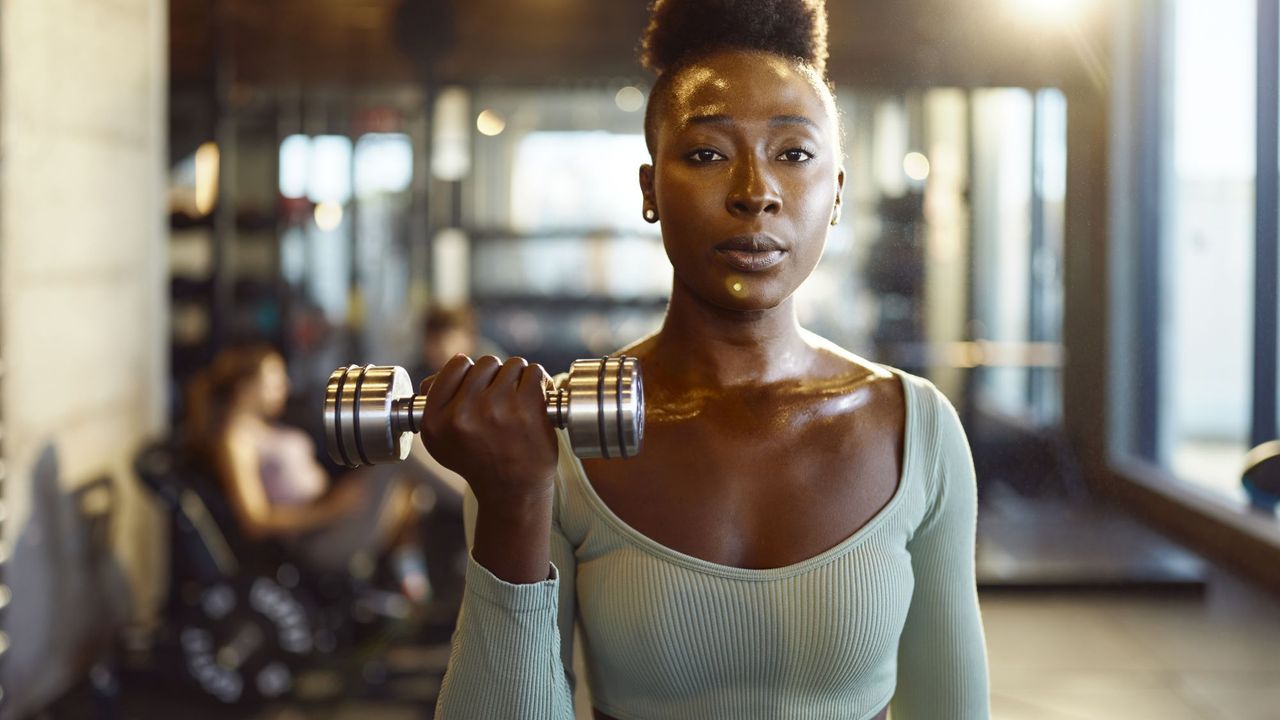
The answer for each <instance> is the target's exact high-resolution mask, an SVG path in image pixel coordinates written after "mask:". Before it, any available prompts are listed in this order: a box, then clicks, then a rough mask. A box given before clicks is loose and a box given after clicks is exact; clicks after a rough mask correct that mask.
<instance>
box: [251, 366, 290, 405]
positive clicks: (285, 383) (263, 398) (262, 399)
mask: <svg viewBox="0 0 1280 720" xmlns="http://www.w3.org/2000/svg"><path fill="white" fill-rule="evenodd" d="M256 385H257V396H258V398H257V399H258V408H259V410H260V411H261V412H262V414H263V415H264V416H266V417H278V416H279V415H280V413H282V412H284V406H285V402H286V401H287V400H288V399H289V373H288V371H287V370H286V369H285V365H284V359H283V358H281V357H280V356H279V355H268V356H267V357H266V358H264V359H263V361H262V369H261V370H260V371H259V372H258V382H257V383H256Z"/></svg>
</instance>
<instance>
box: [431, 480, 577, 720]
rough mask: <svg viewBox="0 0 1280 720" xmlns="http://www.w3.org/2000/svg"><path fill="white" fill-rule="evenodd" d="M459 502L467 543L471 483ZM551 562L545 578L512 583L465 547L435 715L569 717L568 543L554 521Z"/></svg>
mask: <svg viewBox="0 0 1280 720" xmlns="http://www.w3.org/2000/svg"><path fill="white" fill-rule="evenodd" d="M463 505H464V517H465V520H466V534H467V547H468V548H470V547H471V546H472V545H473V543H474V539H475V521H476V510H477V508H476V500H475V496H474V495H473V494H472V493H471V491H470V489H468V490H467V494H466V497H465V499H464V501H463ZM551 562H552V565H551V568H550V579H548V580H544V581H542V582H539V583H530V584H521V585H516V584H512V583H509V582H506V581H504V580H501V579H499V578H498V577H496V576H495V575H494V574H493V573H491V572H489V571H488V570H487V569H485V567H484V566H483V565H481V564H480V563H478V562H476V561H475V558H474V557H472V556H471V554H470V552H468V553H467V571H466V587H465V589H464V591H463V598H462V609H461V611H460V612H459V613H458V625H457V628H456V629H455V630H454V634H453V647H452V650H451V652H450V655H449V667H448V670H447V671H446V672H445V676H444V681H443V682H442V684H441V686H440V696H439V698H438V699H437V701H436V711H435V717H436V718H437V719H438V720H470V719H471V718H475V719H476V720H507V719H508V718H509V719H510V720H543V719H546V720H573V672H572V669H573V616H574V613H573V586H574V583H573V580H574V576H573V567H574V565H573V563H574V561H573V549H572V548H571V547H570V546H569V543H568V541H567V540H565V538H564V535H563V534H562V533H561V532H560V531H559V528H558V527H557V526H556V523H554V522H553V526H552V538H551ZM562 588H564V589H566V591H563V592H562ZM560 618H563V619H564V620H563V621H561V620H560ZM561 637H564V638H565V639H566V640H565V642H563V643H562V642H561Z"/></svg>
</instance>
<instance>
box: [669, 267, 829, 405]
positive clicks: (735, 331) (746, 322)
mask: <svg viewBox="0 0 1280 720" xmlns="http://www.w3.org/2000/svg"><path fill="white" fill-rule="evenodd" d="M652 342H653V344H652V345H651V346H650V348H649V349H648V352H646V356H647V357H646V358H645V371H646V373H648V372H649V371H650V367H651V366H653V371H654V372H655V374H661V375H662V376H663V377H664V379H665V381H666V382H678V383H680V384H681V385H684V386H686V387H687V386H700V387H721V388H730V387H750V386H761V385H767V384H770V383H775V382H779V381H785V380H788V379H792V378H796V377H799V376H802V375H804V374H805V372H806V371H807V370H808V368H809V366H810V365H811V363H812V362H813V359H814V354H813V348H812V347H811V346H810V345H809V344H808V343H807V342H806V341H805V339H804V337H803V335H802V331H801V328H800V323H799V322H798V321H797V319H796V313H795V305H794V299H793V298H787V299H786V300H785V301H783V302H782V304H780V305H778V306H777V307H774V308H770V309H768V310H759V311H751V312H743V311H737V310H728V309H725V308H721V307H717V306H714V305H711V304H709V303H707V302H705V301H703V300H701V299H699V298H697V297H696V296H694V295H693V294H692V293H690V292H689V291H688V290H687V289H685V288H683V287H682V286H681V285H680V282H679V280H677V281H676V282H675V283H674V286H673V288H672V292H671V302H670V303H669V304H668V306H667V314H666V317H665V318H664V319H663V322H662V329H661V330H660V331H659V332H658V333H657V335H656V336H654V337H653V339H652Z"/></svg>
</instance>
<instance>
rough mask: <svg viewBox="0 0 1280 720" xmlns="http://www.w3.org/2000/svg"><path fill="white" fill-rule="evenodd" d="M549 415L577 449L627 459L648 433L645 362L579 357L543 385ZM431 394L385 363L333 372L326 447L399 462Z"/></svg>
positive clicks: (351, 458)
mask: <svg viewBox="0 0 1280 720" xmlns="http://www.w3.org/2000/svg"><path fill="white" fill-rule="evenodd" d="M544 392H545V395H546V403H547V417H548V419H549V420H550V421H551V422H552V424H553V425H555V426H556V427H558V428H561V429H563V430H568V433H569V442H570V444H571V445H572V446H573V451H574V454H576V455H578V456H579V457H583V458H592V457H600V458H612V457H619V458H626V457H630V456H632V455H635V454H636V453H637V452H639V450H640V444H641V441H642V439H643V436H644V386H643V382H642V380H641V376H640V366H639V363H638V362H637V361H636V359H635V358H630V357H626V356H622V357H606V358H598V359H590V360H575V361H574V362H573V364H572V365H571V366H570V368H569V377H568V379H567V380H566V381H565V382H564V383H563V384H562V385H561V387H559V388H557V387H554V386H552V385H551V383H550V382H548V387H546V388H545V390H544ZM426 400H427V398H426V395H415V394H413V391H412V383H411V382H410V380H409V374H408V373H407V372H405V370H404V369H403V368H400V367H393V366H386V365H382V366H379V365H365V366H360V365H350V366H348V367H344V368H338V369H337V370H334V371H333V373H332V374H331V375H330V376H329V383H328V386H327V387H326V389H325V404H324V425H325V445H326V448H327V449H328V452H329V457H330V458H331V459H332V460H333V461H334V462H335V463H337V464H339V465H344V466H347V467H359V466H360V465H374V464H378V463H387V462H397V461H399V460H403V459H405V458H406V457H408V455H409V450H410V448H411V444H412V442H413V435H414V434H415V433H417V432H419V431H420V430H421V428H422V418H423V413H424V410H425V408H426Z"/></svg>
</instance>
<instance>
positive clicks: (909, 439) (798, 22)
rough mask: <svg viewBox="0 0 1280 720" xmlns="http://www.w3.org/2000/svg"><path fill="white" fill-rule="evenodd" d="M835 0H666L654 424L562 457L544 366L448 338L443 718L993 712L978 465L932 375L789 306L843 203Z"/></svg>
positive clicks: (660, 45)
mask: <svg viewBox="0 0 1280 720" xmlns="http://www.w3.org/2000/svg"><path fill="white" fill-rule="evenodd" d="M825 29H826V19H825V10H824V9H823V8H822V7H821V5H820V4H815V3H814V2H810V1H805V0H770V1H766V0H756V1H750V0H743V1H738V2H735V1H732V0H720V1H711V0H658V2H656V3H655V4H654V8H653V14H652V19H651V22H650V25H649V28H648V30H647V32H646V38H645V43H644V56H645V57H644V59H645V61H646V64H648V65H649V66H650V67H651V68H652V69H654V70H656V71H657V72H658V79H657V82H656V83H655V85H654V87H653V90H652V92H651V95H650V98H649V107H648V110H647V113H646V123H645V131H646V139H647V142H648V146H649V152H650V155H651V158H652V163H651V164H649V165H644V166H643V167H641V168H640V188H641V192H642V197H643V206H642V212H643V214H644V217H645V218H646V219H647V220H649V221H650V222H659V221H660V222H661V223H662V225H661V229H662V238H663V243H664V245H665V247H666V251H667V254H668V256H669V258H670V260H671V264H672V267H673V270H674V282H673V288H672V295H671V300H670V304H669V306H668V309H667V314H666V317H665V319H664V322H663V325H662V328H661V329H660V330H659V331H658V332H657V333H656V334H654V335H653V336H651V337H648V338H645V339H644V340H641V341H640V342H638V343H637V344H635V345H633V346H631V347H629V348H626V349H625V350H624V351H623V352H625V353H626V354H627V355H632V356H635V357H637V358H639V359H640V361H641V364H642V367H643V369H644V375H645V391H646V403H647V406H646V408H647V417H646V431H645V445H644V449H643V450H642V452H641V453H640V454H639V456H637V457H635V458H632V459H628V460H625V461H617V460H614V461H607V460H591V461H584V462H579V461H578V460H576V459H575V458H574V457H573V455H572V454H571V452H570V450H569V446H568V444H567V439H566V438H565V436H563V435H561V436H560V437H559V438H557V437H556V435H555V433H554V432H553V430H551V429H550V427H549V426H548V424H547V422H546V420H545V409H544V405H543V393H542V383H543V372H542V370H541V368H539V367H537V366H527V365H526V364H525V363H524V362H523V361H520V360H518V359H515V360H510V361H508V362H506V363H504V364H501V365H500V364H499V362H498V361H497V360H496V359H493V358H480V359H479V360H477V361H475V362H474V363H473V362H472V361H471V360H469V359H468V358H466V357H461V356H460V357H456V358H454V359H453V360H451V361H450V362H449V363H448V364H446V366H445V367H444V369H443V370H442V371H441V372H440V373H439V374H438V375H437V376H436V378H435V380H434V383H433V384H432V385H431V386H430V387H429V391H428V392H429V394H428V400H427V410H426V429H425V431H424V433H423V440H424V442H425V443H426V445H427V448H428V449H429V450H430V451H431V453H432V454H433V455H435V456H436V457H437V458H439V459H440V460H441V462H443V463H444V464H445V465H446V466H448V467H450V468H452V469H454V470H455V471H456V472H458V473H459V474H460V475H462V476H463V477H464V478H466V480H467V481H468V483H469V485H470V489H471V492H472V493H473V494H474V501H475V503H474V505H475V519H474V523H473V527H474V531H473V537H474V541H473V547H472V558H471V562H470V564H469V566H468V572H467V589H466V597H465V600H464V604H463V609H462V613H461V615H460V618H459V626H458V630H457V632H456V635H455V638H454V649H453V656H452V658H451V660H450V665H449V670H448V673H447V674H446V677H445V681H444V685H443V687H442V689H441V693H440V699H439V703H438V707H437V717H440V718H445V719H446V720H449V719H451V718H557V719H568V718H572V717H573V709H572V692H573V690H572V687H573V684H574V678H573V675H572V667H573V665H572V658H571V654H572V638H573V630H574V627H575V621H576V625H577V626H578V628H579V629H580V630H581V631H582V638H583V647H584V649H585V655H586V657H585V665H586V668H587V672H588V675H589V680H590V682H589V684H590V688H591V695H592V704H593V705H594V710H595V713H596V717H605V718H619V719H622V718H726V719H728V718H733V719H735V720H736V719H741V718H782V717H795V718H819V717H821V718H829V717H838V718H884V717H885V716H886V715H887V712H888V709H889V705H890V704H892V708H893V713H894V718H895V720H914V719H917V718H927V719H936V720H966V719H969V718H983V717H986V716H987V704H988V701H987V677H986V653H985V648H984V643H983V635H982V626H981V620H980V616H979V612H978V605H977V595H976V592H975V586H974V571H973V551H974V525H975V516H976V492H975V483H974V475H973V465H972V461H971V458H970V455H969V450H968V446H967V444H966V441H965V437H964V433H963V430H962V429H961V427H960V424H959V421H958V419H957V417H956V414H955V411H954V410H953V408H952V407H951V405H950V404H949V403H948V402H947V401H946V399H945V398H944V397H942V395H941V394H940V393H939V392H938V391H937V390H936V389H935V388H934V387H933V386H932V385H931V384H929V383H928V382H927V381H925V380H922V379H920V378H916V377H912V376H909V375H906V374H904V373H902V372H900V371H897V370H892V369H890V368H886V367H884V366H881V365H877V364H874V363H871V362H868V361H866V360H863V359H861V358H859V357H857V356H855V355H852V354H850V353H848V352H846V351H844V350H842V349H840V348H838V347H836V346H834V345H833V344H831V343H830V342H827V341H826V340H823V339H822V338H820V337H817V336H816V335H813V334H812V333H809V332H807V331H805V330H803V329H802V328H800V327H799V325H798V323H797V320H796V313H795V301H794V293H795V291H796V288H797V287H798V286H799V285H800V283H801V282H802V281H803V280H804V279H805V278H806V277H807V276H808V275H809V273H810V272H811V271H812V270H813V268H814V266H815V265H816V264H817V262H818V259H819V257H820V256H821V254H822V247H823V243H824V242H825V238H826V232H827V228H828V226H829V225H834V224H835V223H836V222H837V220H838V218H839V214H840V202H841V200H840V198H841V191H842V188H843V184H844V173H843V170H842V169H841V159H842V158H841V149H840V141H839V137H840V131H839V123H838V118H837V113H836V110H835V104H834V100H833V98H832V95H831V92H830V90H829V87H828V84H827V82H826V80H825V77H824V74H823V73H824V69H823V67H824V62H825V54H826V51H825V45H826V41H825Z"/></svg>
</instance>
